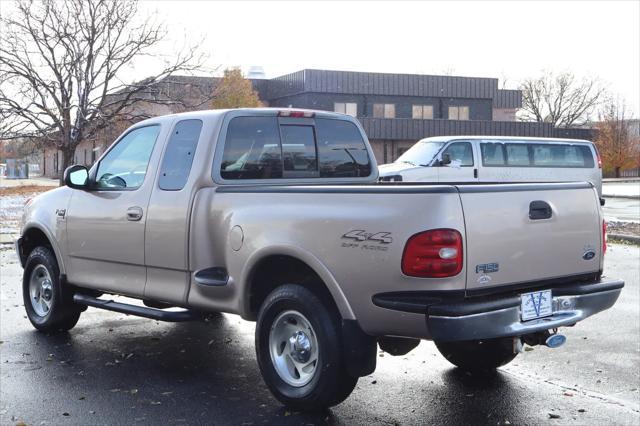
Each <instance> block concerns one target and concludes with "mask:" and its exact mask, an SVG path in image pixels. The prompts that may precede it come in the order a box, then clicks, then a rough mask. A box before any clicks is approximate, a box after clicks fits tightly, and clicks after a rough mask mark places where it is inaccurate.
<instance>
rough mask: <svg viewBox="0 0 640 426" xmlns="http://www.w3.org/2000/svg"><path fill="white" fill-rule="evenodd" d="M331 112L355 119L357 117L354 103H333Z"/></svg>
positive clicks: (356, 108)
mask: <svg viewBox="0 0 640 426" xmlns="http://www.w3.org/2000/svg"><path fill="white" fill-rule="evenodd" d="M333 110H334V111H335V112H340V113H342V114H347V115H350V116H352V117H356V116H357V115H358V104H357V103H355V102H335V103H334V104H333Z"/></svg>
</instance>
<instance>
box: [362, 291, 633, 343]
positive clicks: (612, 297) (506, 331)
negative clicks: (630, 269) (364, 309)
mask: <svg viewBox="0 0 640 426" xmlns="http://www.w3.org/2000/svg"><path fill="white" fill-rule="evenodd" d="M622 287H624V282H623V281H622V280H605V281H599V282H593V283H580V284H575V285H562V286H558V287H549V288H550V289H551V290H552V297H553V315H551V316H549V317H545V318H539V319H535V320H530V321H521V320H520V297H519V295H513V294H511V295H506V296H492V297H491V298H490V299H486V298H484V299H481V300H474V299H469V298H465V299H462V300H461V299H458V300H454V301H451V300H448V299H449V298H447V297H446V296H443V295H442V294H439V295H438V296H437V297H430V296H426V295H424V294H422V295H419V296H418V297H416V298H411V297H409V294H408V293H404V294H403V295H402V298H401V299H399V298H398V297H394V296H393V295H392V294H388V295H386V297H385V295H376V296H374V304H376V305H377V306H380V307H385V308H387V309H394V310H399V311H405V312H414V313H417V312H418V311H422V312H425V318H426V321H427V328H428V330H429V334H430V337H431V339H432V340H437V341H461V340H477V339H490V338H497V337H509V336H522V335H525V334H531V333H536V332H539V331H544V330H549V329H553V328H557V327H562V326H571V325H574V324H576V323H577V322H579V321H582V320H583V319H585V318H587V317H589V316H591V315H594V314H596V313H598V312H601V311H604V310H605V309H608V308H610V307H611V306H613V304H614V303H615V302H616V300H617V299H618V297H619V296H620V292H621V291H622ZM423 309H424V310H423Z"/></svg>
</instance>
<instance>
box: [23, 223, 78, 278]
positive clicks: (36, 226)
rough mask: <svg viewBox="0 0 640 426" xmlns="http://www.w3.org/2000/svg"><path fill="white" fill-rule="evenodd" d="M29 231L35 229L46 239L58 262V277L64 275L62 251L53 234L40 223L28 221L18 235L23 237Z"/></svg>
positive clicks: (65, 271)
mask: <svg viewBox="0 0 640 426" xmlns="http://www.w3.org/2000/svg"><path fill="white" fill-rule="evenodd" d="M30 229H37V230H38V231H41V232H42V233H43V234H44V235H45V236H46V237H47V240H49V242H50V243H51V247H52V248H53V254H54V255H55V256H56V261H57V262H58V269H59V270H60V275H66V273H67V270H66V268H65V265H64V260H63V258H62V251H61V250H60V245H59V244H58V240H57V239H56V238H55V237H54V236H53V233H52V232H51V231H50V230H49V229H48V228H47V227H45V226H43V225H42V224H41V223H39V222H33V221H30V222H27V223H26V224H25V225H24V226H23V227H22V233H21V234H20V236H21V237H24V235H25V234H26V233H27V232H28V231H29V230H30Z"/></svg>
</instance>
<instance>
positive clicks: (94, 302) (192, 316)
mask: <svg viewBox="0 0 640 426" xmlns="http://www.w3.org/2000/svg"><path fill="white" fill-rule="evenodd" d="M73 301H74V302H75V303H77V304H79V305H86V306H91V307H94V308H99V309H105V310H107V311H113V312H120V313H123V314H129V315H135V316H138V317H144V318H150V319H154V320H159V321H169V322H182V321H194V320H199V319H202V318H203V316H202V314H201V313H199V312H193V311H189V310H186V309H183V310H180V311H165V310H162V309H156V308H148V307H146V306H137V305H130V304H128V303H120V302H115V301H113V300H104V299H99V298H97V297H92V296H87V295H86V294H79V293H76V294H74V295H73Z"/></svg>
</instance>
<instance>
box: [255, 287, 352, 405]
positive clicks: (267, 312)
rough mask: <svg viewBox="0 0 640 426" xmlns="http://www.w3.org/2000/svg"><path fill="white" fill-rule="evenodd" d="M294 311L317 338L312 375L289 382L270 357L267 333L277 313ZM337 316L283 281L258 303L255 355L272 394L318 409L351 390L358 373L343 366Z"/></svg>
mask: <svg viewBox="0 0 640 426" xmlns="http://www.w3.org/2000/svg"><path fill="white" fill-rule="evenodd" d="M287 311H295V312H298V313H300V314H302V315H303V316H304V317H305V319H306V320H308V322H309V323H310V325H311V327H312V329H313V332H314V334H315V338H316V339H317V348H318V350H317V354H318V361H317V366H316V368H315V371H314V373H313V376H312V379H311V380H310V381H309V382H308V383H307V384H304V385H301V386H292V385H291V384H289V383H287V382H286V381H285V380H283V379H282V378H281V377H280V375H279V373H278V372H277V371H276V368H275V367H274V362H273V361H272V358H271V352H270V346H269V336H270V333H271V328H272V325H273V324H274V321H276V320H277V318H278V316H280V315H281V314H283V313H285V312H287ZM342 346H343V345H342V341H341V332H340V316H339V314H338V313H337V312H336V311H335V308H333V307H332V306H330V304H328V303H325V302H323V301H322V300H321V299H320V298H319V297H317V296H316V295H315V294H313V293H312V292H311V291H309V290H307V289H306V288H304V287H302V286H300V285H296V284H286V285H282V286H280V287H278V288H276V289H275V290H274V291H273V292H271V294H269V296H267V298H266V299H265V301H264V303H263V304H262V306H261V307H260V312H259V314H258V321H257V326H256V355H257V358H258V364H259V366H260V371H261V372H262V377H263V379H264V381H265V382H266V384H267V386H268V387H269V389H270V390H271V392H272V393H273V395H274V396H275V397H276V398H277V399H278V400H279V401H280V402H282V403H283V404H284V405H286V406H287V407H290V408H292V409H294V410H297V411H315V410H322V409H326V408H328V407H331V406H333V405H336V404H339V403H341V402H342V401H344V400H345V399H346V398H347V397H348V396H349V395H350V394H351V392H353V389H354V388H355V386H356V383H357V382H358V377H352V376H351V375H349V374H348V373H347V371H346V369H345V365H344V358H343V354H344V352H343V348H342Z"/></svg>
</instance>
